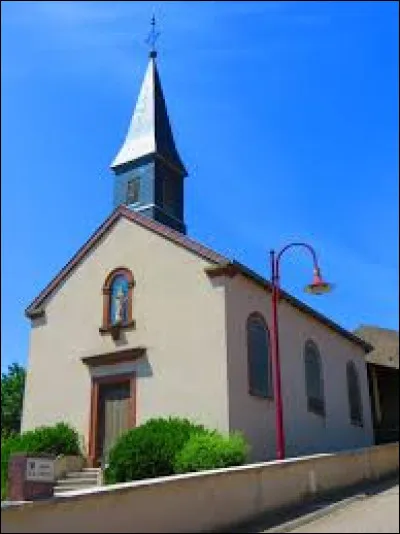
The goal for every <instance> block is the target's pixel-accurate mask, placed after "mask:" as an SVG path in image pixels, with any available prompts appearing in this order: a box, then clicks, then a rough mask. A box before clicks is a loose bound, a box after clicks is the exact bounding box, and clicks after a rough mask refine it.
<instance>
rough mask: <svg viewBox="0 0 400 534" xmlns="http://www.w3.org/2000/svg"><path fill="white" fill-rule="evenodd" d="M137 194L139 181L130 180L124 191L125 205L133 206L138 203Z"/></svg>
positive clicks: (137, 179)
mask: <svg viewBox="0 0 400 534" xmlns="http://www.w3.org/2000/svg"><path fill="white" fill-rule="evenodd" d="M139 193H140V179H139V178H132V179H131V180H129V181H128V184H127V189H126V203H127V204H128V205H129V204H135V203H136V202H139Z"/></svg>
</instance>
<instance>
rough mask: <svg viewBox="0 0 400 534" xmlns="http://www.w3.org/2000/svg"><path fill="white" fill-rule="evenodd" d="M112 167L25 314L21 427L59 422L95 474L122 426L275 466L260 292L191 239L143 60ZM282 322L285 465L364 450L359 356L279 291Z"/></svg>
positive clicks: (162, 117) (175, 166)
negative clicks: (166, 428) (220, 447)
mask: <svg viewBox="0 0 400 534" xmlns="http://www.w3.org/2000/svg"><path fill="white" fill-rule="evenodd" d="M111 168H112V170H113V173H114V200H113V202H114V211H113V212H112V213H111V214H110V216H109V217H108V218H107V219H106V220H105V221H104V222H103V224H102V225H101V226H100V227H99V228H98V229H97V230H96V231H95V232H94V234H93V235H92V236H91V237H90V238H89V240H88V241H87V242H86V243H85V244H83V246H82V247H81V249H80V250H79V251H78V252H77V253H76V254H75V256H74V257H73V258H72V259H71V260H70V261H69V262H68V263H67V265H66V266H65V267H64V268H63V269H62V270H61V271H60V273H59V274H58V275H57V276H56V277H55V278H54V279H53V280H52V281H51V282H50V283H49V284H48V285H47V287H46V288H45V289H44V290H43V291H42V292H41V293H40V294H39V295H38V296H37V298H36V299H35V300H34V301H33V302H32V303H31V304H30V305H29V306H28V308H27V310H26V315H27V317H28V318H29V319H30V321H31V331H30V351H29V359H28V370H27V380H26V389H25V399H24V409H23V422H22V426H23V430H28V429H31V428H34V427H35V426H38V425H44V424H53V423H55V422H58V421H66V422H68V423H70V424H71V425H73V426H74V427H75V428H76V429H77V430H78V431H79V433H80V434H81V436H82V439H83V442H84V446H85V450H86V452H87V456H88V459H89V461H90V464H91V465H98V464H99V463H101V462H103V461H106V459H107V454H108V451H109V450H110V447H111V446H112V444H113V443H114V442H115V440H116V439H117V438H118V436H119V435H120V434H121V433H122V432H123V431H125V430H126V429H127V428H131V427H134V426H137V425H140V424H141V423H143V422H145V421H146V420H148V419H149V418H151V417H158V416H169V415H174V416H183V417H188V418H190V419H192V420H195V421H198V422H201V423H203V424H205V425H206V426H208V427H210V428H216V429H219V430H221V431H223V432H229V431H234V430H240V431H242V432H243V433H244V435H245V437H246V439H247V441H248V442H249V444H250V446H251V460H253V461H261V460H268V459H273V458H274V457H275V396H274V384H273V381H272V373H271V357H270V335H269V329H270V315H271V285H270V283H269V282H268V281H267V280H265V279H263V278H262V277H260V276H259V275H257V274H256V273H254V272H252V271H251V270H250V269H248V268H247V267H245V266H244V265H241V264H240V263H238V262H235V261H232V260H231V259H230V258H226V257H224V256H223V255H221V254H218V253H217V252H215V251H213V250H211V249H209V248H207V247H205V246H203V245H202V244H200V243H197V242H195V241H194V240H192V239H191V238H190V237H188V235H187V229H186V224H185V219H184V188H185V180H186V179H188V178H187V171H186V168H185V166H184V164H183V162H182V160H181V158H180V156H179V154H178V151H177V148H176V146H175V143H174V139H173V135H172V130H171V126H170V122H169V118H168V113H167V108H166V104H165V99H164V95H163V91H162V86H161V82H160V77H159V73H158V67H157V62H156V53H155V52H154V51H152V52H151V54H150V58H149V63H148V67H147V70H146V73H145V76H144V80H143V83H142V87H141V89H140V93H139V97H138V100H137V104H136V107H135V110H134V113H133V116H132V120H131V123H130V126H129V130H128V133H127V136H126V139H125V141H124V143H123V145H122V147H121V149H120V150H119V152H118V153H117V155H116V157H115V159H114V161H113V163H112V166H111ZM279 314H280V337H281V346H280V353H281V373H282V395H283V418H284V430H285V436H286V455H287V456H294V455H300V454H309V453H315V452H323V451H335V450H340V449H349V448H355V447H363V446H368V445H371V444H372V443H373V430H372V420H371V407H370V400H369V390H368V377H367V369H366V364H365V354H366V352H368V351H369V350H370V348H371V347H370V345H369V343H368V342H367V341H364V340H362V339H360V338H359V337H357V336H356V335H354V334H352V333H350V332H348V331H347V330H345V329H343V328H342V327H340V326H339V325H337V324H335V323H334V322H333V321H331V320H330V319H329V318H327V317H325V316H323V315H321V314H320V313H318V312H317V311H315V310H313V309H312V308H310V307H308V306H307V305H305V304H304V303H302V302H300V301H299V300H297V299H295V298H294V297H292V296H291V295H289V294H287V293H284V292H282V295H281V301H280V303H279Z"/></svg>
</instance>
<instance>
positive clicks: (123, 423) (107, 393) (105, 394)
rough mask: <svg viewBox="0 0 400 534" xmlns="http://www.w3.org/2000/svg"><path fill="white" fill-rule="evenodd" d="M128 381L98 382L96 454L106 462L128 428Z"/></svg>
mask: <svg viewBox="0 0 400 534" xmlns="http://www.w3.org/2000/svg"><path fill="white" fill-rule="evenodd" d="M130 397H131V395H130V384H129V381H128V380H126V381H125V382H119V383H118V382H117V383H113V384H100V389H99V408H98V409H99V415H98V434H97V436H98V444H97V450H98V456H99V460H100V461H101V462H102V463H107V461H108V454H109V452H110V449H111V447H112V446H113V445H114V444H115V442H116V441H117V439H118V438H119V437H120V435H121V434H123V433H124V432H125V431H126V430H128V428H129V426H130V425H129V404H130Z"/></svg>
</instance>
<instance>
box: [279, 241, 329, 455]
mask: <svg viewBox="0 0 400 534" xmlns="http://www.w3.org/2000/svg"><path fill="white" fill-rule="evenodd" d="M293 247H303V248H306V249H307V250H308V251H309V252H310V253H311V256H312V260H313V264H314V276H313V280H312V282H311V284H309V285H307V286H306V287H305V288H304V290H305V291H306V292H307V293H311V294H313V295H321V294H323V293H327V292H329V291H331V289H332V285H331V284H328V283H327V282H324V281H323V279H322V277H321V270H320V268H319V266H318V262H317V255H316V254H315V251H314V249H313V248H312V247H311V246H310V245H308V244H307V243H290V244H289V245H286V246H285V247H283V248H282V250H281V251H280V252H279V253H278V254H277V255H276V254H275V251H274V250H271V252H270V255H271V282H272V370H273V380H274V390H275V428H276V457H277V459H278V460H283V459H284V458H285V433H284V429H283V410H282V393H281V370H280V362H279V325H278V301H279V290H280V282H279V261H280V259H281V257H282V254H283V253H284V252H285V251H286V250H288V249H289V248H293Z"/></svg>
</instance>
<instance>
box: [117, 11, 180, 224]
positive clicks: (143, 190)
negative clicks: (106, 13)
mask: <svg viewBox="0 0 400 534" xmlns="http://www.w3.org/2000/svg"><path fill="white" fill-rule="evenodd" d="M151 24H152V30H151V33H150V36H149V39H150V40H151V50H150V53H149V62H148V65H147V70H146V73H145V75H144V79H143V82H142V86H141V89H140V92H139V96H138V99H137V102H136V106H135V109H134V112H133V115H132V118H131V122H130V126H129V129H128V133H127V135H126V138H125V141H124V143H123V144H122V147H121V148H120V150H119V152H118V154H117V155H116V157H115V159H114V161H113V162H112V165H111V169H112V170H113V172H114V175H115V177H114V180H115V181H114V207H117V206H119V205H120V204H125V205H126V206H128V207H129V208H131V209H132V210H134V211H137V212H140V213H142V214H143V215H145V216H147V217H150V218H152V219H154V220H156V221H158V222H160V223H162V224H165V225H167V226H169V227H171V228H173V229H174V230H177V231H179V232H182V233H184V234H185V233H186V226H185V223H184V194H183V193H184V178H185V177H186V176H187V172H186V169H185V167H184V165H183V163H182V161H181V159H180V157H179V154H178V151H177V149H176V146H175V142H174V138H173V135H172V129H171V125H170V122H169V117H168V113H167V107H166V103H165V99H164V95H163V91H162V87H161V81H160V76H159V74H158V69H157V63H156V58H157V52H156V50H155V41H156V38H157V36H158V33H156V32H155V19H154V17H153V18H152V22H151Z"/></svg>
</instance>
